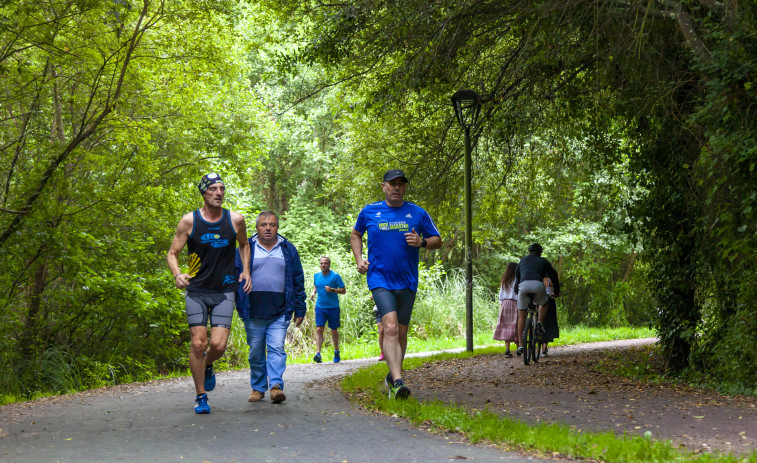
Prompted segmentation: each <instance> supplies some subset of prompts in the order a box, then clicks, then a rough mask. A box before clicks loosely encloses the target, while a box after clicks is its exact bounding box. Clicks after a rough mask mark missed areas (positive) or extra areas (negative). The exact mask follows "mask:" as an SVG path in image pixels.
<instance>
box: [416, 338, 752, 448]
mask: <svg viewBox="0 0 757 463" xmlns="http://www.w3.org/2000/svg"><path fill="white" fill-rule="evenodd" d="M652 342H654V340H653V339H647V340H633V341H614V342H608V343H592V344H583V345H576V346H565V347H562V346H561V347H553V348H550V350H549V353H550V356H549V357H548V358H544V359H542V360H541V361H539V362H538V363H537V364H533V363H532V364H531V365H530V366H528V367H526V366H525V365H524V364H523V360H522V358H519V357H515V358H511V359H508V358H505V356H504V355H488V356H478V357H474V358H472V359H456V360H447V361H442V362H436V363H434V364H432V365H428V366H427V367H426V368H421V369H418V370H412V371H409V372H407V373H406V375H405V379H406V382H407V383H408V384H409V385H412V386H413V395H414V396H415V397H416V398H418V399H426V400H431V399H438V400H441V401H445V402H451V403H457V404H460V405H463V406H465V407H467V408H470V409H477V410H481V409H484V408H487V407H488V408H489V410H491V411H493V412H496V413H500V414H502V415H509V416H511V417H513V418H517V419H521V420H524V421H528V422H537V421H541V422H560V423H565V424H568V425H570V426H572V427H574V428H577V429H582V430H594V431H608V430H612V431H614V432H616V433H618V434H622V433H626V434H629V435H643V434H644V432H645V431H651V432H652V435H653V437H654V438H655V439H660V440H667V439H669V440H671V441H672V442H673V444H674V445H677V446H685V447H687V448H689V449H691V450H694V451H708V450H711V449H716V450H720V451H724V452H732V453H748V452H752V451H754V450H755V449H757V399H756V398H753V397H750V398H747V397H737V398H734V397H726V396H722V395H720V394H717V393H714V392H711V391H703V390H699V389H693V388H689V387H684V386H677V385H670V384H648V383H642V382H640V381H635V380H631V379H626V378H618V377H616V376H613V375H611V374H609V373H607V372H603V371H596V369H594V368H592V365H593V364H594V363H595V362H596V361H597V360H598V359H602V358H604V357H605V356H606V353H607V352H610V351H611V350H614V349H625V348H628V347H630V346H639V345H643V344H650V343H652Z"/></svg>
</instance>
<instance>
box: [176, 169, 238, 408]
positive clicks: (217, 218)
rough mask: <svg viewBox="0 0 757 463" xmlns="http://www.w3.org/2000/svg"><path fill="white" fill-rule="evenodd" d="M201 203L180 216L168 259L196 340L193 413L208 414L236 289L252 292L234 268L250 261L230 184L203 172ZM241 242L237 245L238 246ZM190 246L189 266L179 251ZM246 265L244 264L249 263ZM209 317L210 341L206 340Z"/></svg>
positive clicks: (192, 369) (192, 360)
mask: <svg viewBox="0 0 757 463" xmlns="http://www.w3.org/2000/svg"><path fill="white" fill-rule="evenodd" d="M197 188H198V189H199V190H200V194H201V195H202V199H203V203H204V204H203V206H202V207H201V208H200V209H197V210H196V211H192V212H190V213H188V214H186V215H184V217H182V218H181V220H180V221H179V225H178V226H177V227H176V235H175V236H174V239H173V242H172V243H171V248H170V249H169V250H168V255H167V256H166V260H167V261H168V268H169V269H170V270H171V273H172V274H173V282H174V285H176V287H177V288H179V289H183V290H185V302H186V313H187V323H188V324H189V332H190V335H191V339H192V344H191V346H192V347H191V350H190V352H189V371H190V372H191V373H192V380H193V381H194V384H195V391H196V392H197V396H196V398H195V413H197V414H207V413H210V405H208V394H207V392H208V391H212V390H213V389H214V388H215V385H216V375H215V370H214V369H213V362H214V361H215V360H218V359H219V358H220V357H221V356H222V355H223V353H224V351H225V350H226V344H227V341H228V339H229V330H230V329H231V318H232V316H233V313H234V301H235V296H234V293H235V291H236V290H237V287H239V286H240V282H241V281H244V283H242V284H241V288H240V291H242V292H243V293H249V292H250V289H251V288H252V285H251V283H250V274H249V272H248V271H245V272H243V273H242V274H241V275H239V277H237V273H236V271H235V269H234V256H235V252H236V254H239V255H241V256H242V257H241V259H242V260H243V261H244V262H245V263H249V261H250V246H249V244H248V242H247V226H246V224H245V221H244V217H242V215H241V214H239V213H237V212H234V211H230V210H228V209H224V208H223V207H222V206H221V205H222V204H223V200H224V197H225V195H226V186H225V185H224V183H223V180H221V177H220V176H219V175H218V174H215V173H210V174H207V175H205V176H203V177H202V179H201V180H200V184H199V185H198V186H197ZM237 243H239V250H236V246H237ZM185 246H186V247H187V248H188V250H189V268H188V269H187V271H186V272H185V271H183V270H181V268H180V267H179V254H180V253H181V251H182V250H183V249H184V247H185ZM245 268H246V267H245ZM208 321H209V322H210V345H208Z"/></svg>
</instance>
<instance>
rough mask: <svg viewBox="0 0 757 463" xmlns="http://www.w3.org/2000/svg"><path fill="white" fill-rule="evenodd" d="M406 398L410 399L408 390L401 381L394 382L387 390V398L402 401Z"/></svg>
mask: <svg viewBox="0 0 757 463" xmlns="http://www.w3.org/2000/svg"><path fill="white" fill-rule="evenodd" d="M408 397H410V389H409V388H408V387H407V386H405V382H404V381H403V380H401V379H398V380H397V381H395V382H394V384H393V385H392V387H391V388H390V389H389V398H390V399H402V400H404V399H407V398H408Z"/></svg>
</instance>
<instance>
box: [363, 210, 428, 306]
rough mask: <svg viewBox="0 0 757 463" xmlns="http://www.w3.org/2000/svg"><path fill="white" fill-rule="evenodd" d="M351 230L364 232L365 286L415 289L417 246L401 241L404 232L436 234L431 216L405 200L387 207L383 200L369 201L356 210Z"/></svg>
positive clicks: (426, 234) (371, 287) (423, 235)
mask: <svg viewBox="0 0 757 463" xmlns="http://www.w3.org/2000/svg"><path fill="white" fill-rule="evenodd" d="M354 228H355V231H357V232H358V233H360V235H363V233H365V232H368V262H369V263H370V264H369V265H368V288H369V289H375V288H386V289H406V288H407V289H410V290H411V291H413V292H415V291H416V290H417V289H418V256H419V248H416V247H413V246H410V245H408V244H407V242H406V241H405V233H410V232H412V231H413V229H415V232H416V233H418V234H419V235H421V237H423V238H429V237H431V236H439V230H438V229H437V228H436V225H435V224H434V221H433V220H431V216H430V215H428V212H426V211H425V210H424V209H423V208H422V207H420V206H417V205H415V204H413V203H411V202H408V201H405V202H404V203H403V204H402V206H400V207H389V206H388V205H387V204H386V202H385V201H379V202H377V203H373V204H369V205H367V206H365V207H364V208H363V210H362V211H360V214H359V215H358V216H357V221H356V222H355V227H354Z"/></svg>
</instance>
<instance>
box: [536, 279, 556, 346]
mask: <svg viewBox="0 0 757 463" xmlns="http://www.w3.org/2000/svg"><path fill="white" fill-rule="evenodd" d="M544 284H545V286H546V287H547V296H554V289H555V288H554V285H553V284H552V280H550V279H549V278H545V279H544ZM559 337H560V327H559V326H558V325H557V303H556V302H555V298H554V297H549V298H547V314H546V316H545V317H544V336H542V339H541V340H542V346H541V353H542V355H543V356H545V357H546V356H547V355H548V353H547V352H548V346H547V344H548V343H550V342H552V341H554V340H555V339H557V338H559Z"/></svg>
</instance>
